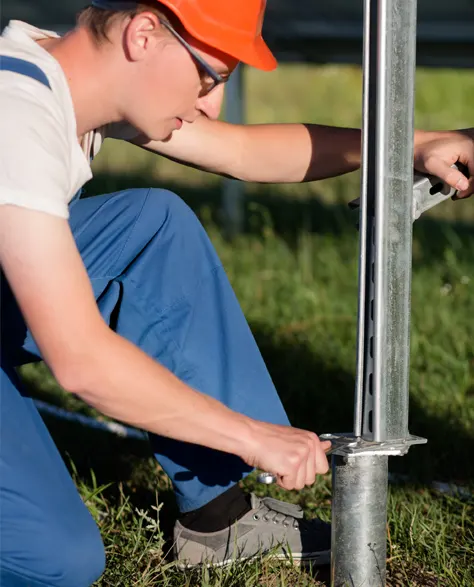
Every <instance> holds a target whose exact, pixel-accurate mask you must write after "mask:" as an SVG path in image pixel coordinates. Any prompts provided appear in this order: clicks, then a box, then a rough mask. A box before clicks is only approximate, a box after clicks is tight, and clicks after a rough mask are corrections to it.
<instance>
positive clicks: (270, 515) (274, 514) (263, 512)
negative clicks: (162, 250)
mask: <svg viewBox="0 0 474 587" xmlns="http://www.w3.org/2000/svg"><path fill="white" fill-rule="evenodd" d="M254 518H255V519H256V520H258V519H260V518H261V519H262V520H263V521H265V522H273V523H274V524H282V525H283V526H285V528H289V527H290V526H291V527H292V528H295V529H300V524H301V522H303V520H297V519H296V518H295V517H294V516H292V515H290V514H283V513H281V512H278V511H276V510H274V509H272V508H270V507H268V506H266V505H265V504H262V505H261V507H260V508H259V510H258V512H257V513H256V514H255V515H254Z"/></svg>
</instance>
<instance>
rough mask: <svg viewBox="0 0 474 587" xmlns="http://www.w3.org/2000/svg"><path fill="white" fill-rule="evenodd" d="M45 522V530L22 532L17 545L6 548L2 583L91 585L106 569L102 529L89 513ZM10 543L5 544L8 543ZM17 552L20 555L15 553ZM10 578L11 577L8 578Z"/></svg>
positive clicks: (18, 586) (59, 586)
mask: <svg viewBox="0 0 474 587" xmlns="http://www.w3.org/2000/svg"><path fill="white" fill-rule="evenodd" d="M87 517H88V518H89V519H84V521H83V522H82V523H79V524H76V523H75V521H74V520H73V519H70V520H63V521H62V522H61V525H60V527H58V526H57V524H48V525H46V526H45V529H44V533H41V534H37V535H36V536H28V537H25V536H22V539H21V543H19V544H18V545H17V546H16V548H15V546H14V545H9V546H10V548H8V550H9V551H10V552H9V553H8V552H5V550H6V549H5V548H3V551H4V552H3V553H2V560H1V568H2V575H1V578H2V583H1V584H2V585H3V581H4V582H5V585H10V584H11V585H14V586H15V587H26V586H27V585H28V586H31V585H34V586H35V587H36V586H37V585H38V587H39V586H40V585H41V586H42V585H44V586H46V585H48V587H89V586H90V585H92V583H94V581H96V580H97V579H98V578H99V577H100V576H101V575H102V573H103V572H104V568H105V551H104V545H103V543H102V539H101V537H100V532H99V529H98V528H97V526H96V525H95V523H94V521H93V520H92V518H91V517H90V516H89V515H88V513H87V516H85V518H87ZM5 546H6V545H4V547H5ZM15 555H16V556H15ZM8 577H9V578H10V579H9V580H7V578H8Z"/></svg>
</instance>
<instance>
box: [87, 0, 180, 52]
mask: <svg viewBox="0 0 474 587" xmlns="http://www.w3.org/2000/svg"><path fill="white" fill-rule="evenodd" d="M141 12H153V14H155V15H156V16H158V17H159V18H160V19H162V20H165V21H166V22H169V23H170V24H172V25H173V27H174V28H182V27H181V26H180V22H179V20H178V18H177V17H176V15H175V14H174V13H173V12H172V11H171V10H169V9H168V8H167V7H166V6H163V4H160V3H159V2H157V1H156V0H140V2H139V3H137V6H136V7H135V8H133V9H130V10H103V9H102V8H97V7H95V6H86V8H84V9H83V10H82V11H81V12H79V14H78V15H77V25H78V26H80V27H84V28H86V29H87V30H88V31H89V32H90V34H91V36H92V38H93V39H94V41H95V42H96V43H97V44H101V43H104V42H107V41H109V37H108V32H109V30H110V28H111V27H112V26H113V25H114V24H115V23H116V22H118V21H120V20H124V19H125V18H127V17H133V16H135V15H137V14H140V13H141Z"/></svg>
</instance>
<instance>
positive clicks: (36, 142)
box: [0, 20, 136, 218]
mask: <svg viewBox="0 0 474 587" xmlns="http://www.w3.org/2000/svg"><path fill="white" fill-rule="evenodd" d="M57 37H58V35H57V34H56V33H53V32H51V31H45V30H41V29H38V28H36V27H33V26H31V25H28V24H26V23H24V22H21V21H15V20H13V21H11V22H10V23H9V24H8V26H7V27H6V28H5V29H4V31H3V33H2V35H1V36H0V56H1V55H6V56H9V57H16V58H18V59H24V60H26V61H29V62H30V63H34V64H35V65H37V66H38V67H39V68H40V69H41V70H42V71H43V72H44V73H45V74H46V76H47V78H48V81H49V83H50V86H51V89H50V88H48V87H47V86H45V85H44V84H42V83H40V82H38V81H37V80H35V79H32V78H30V77H27V76H25V75H22V74H18V73H14V72H10V71H5V70H3V71H2V70H0V204H14V205H17V206H23V207H25V208H30V209H33V210H39V211H42V212H47V213H49V214H53V215H55V216H60V217H61V218H68V216H69V211H68V204H69V202H70V201H71V199H72V198H73V196H74V195H75V194H76V193H77V191H78V190H79V189H80V188H81V187H82V186H83V185H84V184H85V183H86V182H87V181H89V179H91V177H92V171H91V168H90V159H91V158H92V157H94V156H95V155H96V154H97V153H98V151H99V149H100V147H101V145H102V142H103V140H104V138H105V136H106V132H105V130H106V128H105V127H103V128H101V129H98V130H96V131H92V132H89V133H87V134H86V135H84V137H83V138H82V141H81V144H79V141H78V138H77V128H76V118H75V114H74V107H73V102H72V98H71V94H70V91H69V86H68V83H67V80H66V76H65V75H64V72H63V70H62V69H61V66H60V65H59V63H58V61H56V59H54V57H53V56H52V55H50V54H49V53H48V52H47V51H46V50H45V49H43V48H42V47H41V46H40V45H39V44H38V43H37V42H36V41H37V40H39V39H47V38H57ZM129 131H130V129H128V130H127V131H126V133H125V135H124V136H123V137H121V136H119V134H120V133H114V136H115V137H116V138H131V136H126V135H130V132H129ZM110 134H111V133H110V132H109V133H108V136H110ZM135 134H136V133H135ZM132 135H133V133H132Z"/></svg>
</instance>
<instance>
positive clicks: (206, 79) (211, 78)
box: [160, 19, 228, 96]
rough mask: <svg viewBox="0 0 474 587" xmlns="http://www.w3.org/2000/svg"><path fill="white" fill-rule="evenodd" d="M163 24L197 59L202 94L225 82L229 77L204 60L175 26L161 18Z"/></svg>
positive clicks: (204, 94)
mask: <svg viewBox="0 0 474 587" xmlns="http://www.w3.org/2000/svg"><path fill="white" fill-rule="evenodd" d="M160 22H161V24H162V25H163V26H164V27H165V29H167V30H168V31H169V32H170V33H171V34H172V35H173V36H174V37H175V38H176V39H178V41H179V42H180V43H181V45H183V47H185V48H186V49H187V50H188V52H189V53H190V55H191V57H192V58H193V59H194V60H195V61H196V63H197V65H198V68H199V69H200V70H201V71H200V74H201V76H200V77H201V83H202V91H201V94H200V95H201V96H206V95H207V94H209V92H212V90H213V89H214V88H215V87H216V86H218V85H219V84H224V83H225V82H226V81H227V79H228V78H224V77H222V76H221V75H220V74H218V73H217V71H216V70H215V69H213V68H212V67H211V66H210V65H209V64H208V63H206V62H205V61H204V59H203V58H202V57H201V56H200V55H199V53H197V51H196V50H195V49H193V47H191V45H190V44H189V43H188V42H187V41H186V40H185V39H183V37H182V36H181V35H180V34H179V33H178V32H177V31H175V30H174V28H173V27H172V26H171V25H170V24H169V22H166V20H162V19H160Z"/></svg>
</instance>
